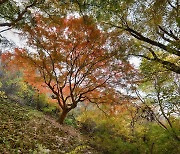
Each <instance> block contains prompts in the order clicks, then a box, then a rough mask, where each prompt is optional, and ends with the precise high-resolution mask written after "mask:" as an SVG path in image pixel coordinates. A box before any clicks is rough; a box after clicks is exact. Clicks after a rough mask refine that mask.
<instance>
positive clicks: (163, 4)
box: [79, 0, 180, 74]
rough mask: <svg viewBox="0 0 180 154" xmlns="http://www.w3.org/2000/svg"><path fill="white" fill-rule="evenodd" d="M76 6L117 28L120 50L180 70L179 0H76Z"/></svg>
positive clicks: (105, 23) (106, 25)
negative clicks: (77, 4) (77, 2)
mask: <svg viewBox="0 0 180 154" xmlns="http://www.w3.org/2000/svg"><path fill="white" fill-rule="evenodd" d="M79 7H80V10H81V12H82V13H84V14H91V15H92V16H94V17H95V18H96V19H97V20H98V21H100V22H101V23H102V25H103V26H104V27H106V28H108V27H109V28H110V29H112V30H113V31H116V35H118V38H119V41H120V42H121V44H122V45H123V46H122V45H121V46H120V49H119V52H120V54H125V55H126V56H128V55H130V56H137V57H141V58H145V59H147V60H149V61H155V62H157V63H160V64H162V65H163V67H165V68H166V69H168V70H171V71H173V72H176V73H178V74H179V73H180V67H179V65H180V64H179V56H180V49H179V25H180V24H179V23H180V22H179V21H180V20H179V19H180V17H179V14H180V13H179V0H160V1H159V0H150V1H143V0H140V1H139V0H129V1H124V0H120V1H116V0H110V1H109V0H107V1H106V0H105V1H83V2H82V1H79ZM169 57H171V61H170V60H169V59H168V58H169ZM172 59H173V60H172Z"/></svg>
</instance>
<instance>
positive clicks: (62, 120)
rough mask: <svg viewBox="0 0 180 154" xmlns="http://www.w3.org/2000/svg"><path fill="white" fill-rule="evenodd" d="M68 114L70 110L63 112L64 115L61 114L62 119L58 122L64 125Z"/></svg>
mask: <svg viewBox="0 0 180 154" xmlns="http://www.w3.org/2000/svg"><path fill="white" fill-rule="evenodd" d="M68 112H69V111H68V110H63V111H62V113H61V115H60V118H59V120H58V121H59V123H60V124H63V123H64V120H65V118H66V116H67V114H68Z"/></svg>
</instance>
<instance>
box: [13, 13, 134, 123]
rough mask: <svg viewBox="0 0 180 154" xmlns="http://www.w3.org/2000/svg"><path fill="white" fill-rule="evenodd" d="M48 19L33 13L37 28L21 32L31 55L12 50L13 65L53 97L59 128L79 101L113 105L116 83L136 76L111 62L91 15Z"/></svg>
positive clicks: (125, 66) (126, 65) (111, 55)
mask: <svg viewBox="0 0 180 154" xmlns="http://www.w3.org/2000/svg"><path fill="white" fill-rule="evenodd" d="M52 21H53V20H49V18H44V17H42V16H41V15H37V16H36V26H35V27H33V28H32V27H28V26H27V27H26V28H25V29H24V31H25V33H27V34H28V44H29V45H30V47H31V52H29V51H28V50H24V49H16V50H15V62H16V63H17V64H19V65H18V66H19V67H23V71H24V74H25V79H26V81H28V82H29V83H30V84H33V85H34V86H36V87H37V88H40V86H39V84H37V83H40V84H41V87H43V88H45V87H46V88H47V89H49V90H50V91H51V92H52V93H53V95H52V98H53V99H55V100H57V102H58V104H59V107H60V109H61V110H62V112H61V115H60V118H59V122H60V123H61V124H62V123H63V122H64V119H65V117H66V115H67V114H68V112H69V111H71V110H72V109H74V108H76V107H77V105H78V103H80V102H90V103H95V104H100V103H109V104H110V103H115V102H117V101H118V95H119V93H117V89H118V86H117V85H120V84H121V85H125V83H126V82H127V81H128V79H130V78H131V77H130V76H129V77H127V76H126V75H127V74H129V75H130V74H131V75H132V74H133V73H135V72H134V70H133V67H132V66H131V65H130V64H129V63H127V62H122V61H120V60H115V58H114V57H115V55H114V52H113V49H112V48H111V47H112V46H111V45H112V41H111V40H110V39H109V38H108V35H107V34H105V33H103V32H101V31H100V30H99V29H98V26H97V25H96V24H94V23H93V21H92V20H91V19H90V18H89V17H86V20H84V18H73V17H69V18H59V19H58V20H57V18H56V22H52ZM57 21H58V22H57ZM126 77H127V78H126ZM131 81H132V79H131Z"/></svg>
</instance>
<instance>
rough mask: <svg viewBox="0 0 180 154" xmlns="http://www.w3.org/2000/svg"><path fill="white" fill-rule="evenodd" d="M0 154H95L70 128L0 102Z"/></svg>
mask: <svg viewBox="0 0 180 154" xmlns="http://www.w3.org/2000/svg"><path fill="white" fill-rule="evenodd" d="M0 153H10V154H13V153H33V154H36V153H52V154H56V153H71V154H75V153H96V152H95V151H94V150H93V149H92V148H91V147H89V146H87V144H86V143H85V139H84V137H82V136H81V135H80V133H79V132H78V131H77V130H75V129H74V128H72V127H70V126H61V125H59V124H58V123H57V122H56V121H55V120H54V119H52V118H50V117H48V116H45V115H43V114H42V113H41V112H39V111H36V110H32V109H31V108H28V107H22V106H19V105H18V104H14V103H8V102H0Z"/></svg>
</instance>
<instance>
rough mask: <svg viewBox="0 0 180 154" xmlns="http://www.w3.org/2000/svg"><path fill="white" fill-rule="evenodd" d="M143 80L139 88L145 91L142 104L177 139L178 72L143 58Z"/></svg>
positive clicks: (179, 98)
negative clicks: (175, 124) (175, 123)
mask: <svg viewBox="0 0 180 154" xmlns="http://www.w3.org/2000/svg"><path fill="white" fill-rule="evenodd" d="M140 68H141V71H142V73H143V75H144V80H143V81H142V84H140V88H141V89H142V91H143V92H145V96H143V97H142V98H141V100H142V102H143V104H144V105H146V107H147V108H149V109H150V110H151V111H152V115H153V116H154V118H155V120H156V121H157V122H158V124H160V126H162V127H163V128H164V129H166V130H168V131H169V132H170V133H172V135H173V136H174V137H175V138H176V139H177V140H179V137H178V133H177V130H175V127H174V122H175V121H176V120H178V117H179V115H180V110H179V103H180V102H179V100H180V97H179V96H180V93H179V92H180V91H179V86H180V85H179V74H175V73H172V72H170V71H167V70H165V69H163V68H162V66H161V65H159V64H156V63H155V62H154V63H153V62H148V61H147V60H144V61H143V62H142V64H141V67H140Z"/></svg>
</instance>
